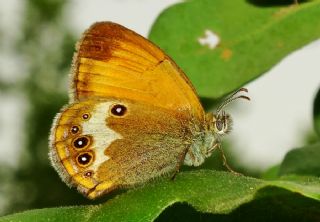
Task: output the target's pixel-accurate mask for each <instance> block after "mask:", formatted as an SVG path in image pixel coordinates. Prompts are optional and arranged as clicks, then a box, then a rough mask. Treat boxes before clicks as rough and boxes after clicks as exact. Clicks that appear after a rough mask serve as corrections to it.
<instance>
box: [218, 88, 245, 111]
mask: <svg viewBox="0 0 320 222" xmlns="http://www.w3.org/2000/svg"><path fill="white" fill-rule="evenodd" d="M240 92H246V93H247V92H248V89H246V88H240V89H238V90H237V91H235V92H234V93H232V94H231V95H230V96H229V97H228V98H227V99H226V100H225V101H224V102H223V103H222V104H221V105H220V106H219V107H218V109H217V114H219V113H220V112H221V110H222V109H223V108H224V107H225V106H227V105H228V104H229V103H231V102H233V101H234V100H237V99H240V98H242V99H246V100H250V98H249V97H248V96H244V95H239V96H236V95H237V94H238V93H240Z"/></svg>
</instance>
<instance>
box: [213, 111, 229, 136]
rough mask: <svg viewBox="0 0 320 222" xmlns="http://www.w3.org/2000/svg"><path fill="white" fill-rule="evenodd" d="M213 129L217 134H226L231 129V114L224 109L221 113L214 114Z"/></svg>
mask: <svg viewBox="0 0 320 222" xmlns="http://www.w3.org/2000/svg"><path fill="white" fill-rule="evenodd" d="M213 117H214V118H213V119H214V121H213V131H214V132H215V134H218V135H221V136H222V135H224V134H227V133H228V132H230V131H231V127H232V118H231V116H230V115H229V114H228V113H226V112H224V111H222V112H221V113H218V114H214V115H213Z"/></svg>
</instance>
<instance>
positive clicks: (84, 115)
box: [82, 113, 90, 119]
mask: <svg viewBox="0 0 320 222" xmlns="http://www.w3.org/2000/svg"><path fill="white" fill-rule="evenodd" d="M89 117H90V115H89V114H88V113H85V114H83V115H82V119H89Z"/></svg>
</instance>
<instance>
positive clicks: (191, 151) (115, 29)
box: [49, 22, 249, 199]
mask: <svg viewBox="0 0 320 222" xmlns="http://www.w3.org/2000/svg"><path fill="white" fill-rule="evenodd" d="M70 80H71V81H70V82H71V86H70V89H71V92H70V102H69V104H68V105H66V106H64V107H63V108H62V110H61V112H60V113H58V114H57V116H56V117H55V119H54V121H53V125H52V129H51V133H50V139H49V146H50V151H49V157H50V160H51V163H52V165H53V167H54V168H55V169H56V171H57V172H58V174H59V175H60V177H61V178H62V180H63V181H64V182H65V183H66V184H67V185H69V186H73V187H76V188H77V189H78V190H79V192H81V193H82V194H84V195H85V196H86V197H88V198H90V199H94V198H97V197H99V196H101V195H103V194H106V193H109V192H111V191H113V190H115V189H118V188H124V187H132V186H135V185H137V184H143V183H145V182H147V181H149V180H150V179H152V178H156V177H159V176H161V175H168V174H172V175H175V174H176V173H177V172H178V171H179V168H180V166H181V165H189V166H199V165H201V164H202V163H203V162H204V161H205V159H206V158H208V157H209V156H210V155H211V154H212V152H213V150H214V149H216V148H219V147H220V143H221V136H223V135H224V134H226V133H227V132H228V131H229V130H230V125H231V117H230V115H229V114H226V113H225V112H224V111H223V110H222V108H223V107H224V106H225V105H226V104H228V103H229V102H231V101H233V100H235V99H238V98H245V99H249V98H248V97H246V96H244V95H240V96H235V95H236V94H238V92H241V91H242V92H247V90H246V89H244V88H241V89H240V90H238V91H237V92H235V93H234V94H232V95H231V96H230V97H229V99H227V100H226V101H225V102H224V103H223V104H222V105H221V106H220V108H218V110H217V112H216V113H215V114H213V113H207V114H206V113H205V111H204V109H203V107H202V105H201V103H200V101H199V99H198V96H197V94H196V91H195V89H194V87H193V86H192V84H191V82H190V80H189V79H188V78H187V76H186V75H185V74H184V73H183V71H182V70H181V69H180V68H179V67H178V66H177V65H176V63H175V62H174V61H173V60H172V59H171V58H170V57H169V56H168V55H166V54H165V53H164V52H163V51H162V50H161V49H160V48H159V47H157V46H156V45H154V44H153V43H152V42H150V41H149V40H147V39H145V38H144V37H142V36H140V35H139V34H137V33H135V32H133V31H131V30H129V29H127V28H125V27H123V26H121V25H119V24H115V23H112V22H98V23H95V24H93V25H92V26H91V27H90V28H89V29H88V30H87V31H86V32H85V33H84V34H83V37H82V39H81V40H80V41H79V43H78V44H77V46H76V53H75V55H74V58H73V63H72V70H71V75H70Z"/></svg>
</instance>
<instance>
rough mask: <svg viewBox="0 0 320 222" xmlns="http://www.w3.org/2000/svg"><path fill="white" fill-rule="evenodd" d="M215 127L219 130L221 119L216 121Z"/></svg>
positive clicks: (221, 126)
mask: <svg viewBox="0 0 320 222" xmlns="http://www.w3.org/2000/svg"><path fill="white" fill-rule="evenodd" d="M216 128H217V130H218V131H221V130H222V129H223V123H222V121H221V120H217V121H216Z"/></svg>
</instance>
